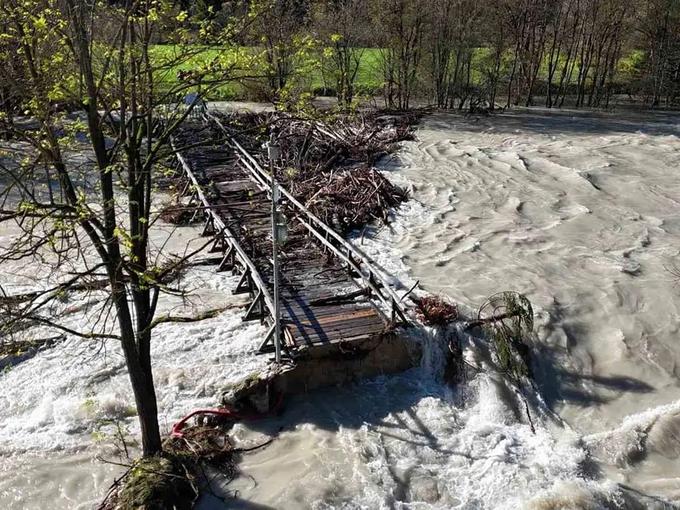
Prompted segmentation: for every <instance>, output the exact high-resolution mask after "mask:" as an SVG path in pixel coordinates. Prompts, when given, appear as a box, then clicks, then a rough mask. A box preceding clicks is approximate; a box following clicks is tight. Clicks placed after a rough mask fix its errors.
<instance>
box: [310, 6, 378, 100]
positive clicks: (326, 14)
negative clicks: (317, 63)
mask: <svg viewBox="0 0 680 510" xmlns="http://www.w3.org/2000/svg"><path fill="white" fill-rule="evenodd" d="M315 17H316V20H315V21H316V26H317V27H318V28H319V31H320V35H321V39H322V44H323V45H324V57H325V58H324V61H325V65H324V66H323V70H324V72H325V73H326V74H330V75H331V76H332V79H333V81H334V84H335V90H336V93H337V97H338V103H339V104H340V106H341V107H343V108H348V107H349V106H350V105H351V104H352V101H353V99H354V95H355V90H356V85H355V84H356V79H357V74H358V72H359V68H360V66H361V59H362V58H363V56H364V51H365V48H364V46H365V44H366V41H367V40H368V36H367V33H368V31H369V27H368V25H367V24H366V22H367V20H368V18H369V9H368V3H367V2H366V1H362V0H339V1H337V2H323V3H322V4H321V5H320V6H319V7H318V9H317V12H316V16H315Z"/></svg>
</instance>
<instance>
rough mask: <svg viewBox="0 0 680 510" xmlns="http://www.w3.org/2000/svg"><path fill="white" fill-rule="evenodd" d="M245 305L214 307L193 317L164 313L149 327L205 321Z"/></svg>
mask: <svg viewBox="0 0 680 510" xmlns="http://www.w3.org/2000/svg"><path fill="white" fill-rule="evenodd" d="M244 306H245V305H244V304H231V305H229V306H223V307H221V308H214V309H212V310H206V311H205V312H202V313H199V314H198V315H194V316H191V317H187V316H182V315H179V316H178V315H164V316H161V317H157V318H156V319H154V321H153V322H152V323H151V326H149V329H153V328H155V327H156V326H159V325H160V324H165V323H168V322H178V323H181V322H199V321H203V320H206V319H213V318H215V317H217V316H218V315H219V314H221V313H222V312H225V311H227V310H232V309H235V308H243V307H244Z"/></svg>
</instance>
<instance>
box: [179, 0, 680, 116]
mask: <svg viewBox="0 0 680 510" xmlns="http://www.w3.org/2000/svg"><path fill="white" fill-rule="evenodd" d="M209 4H210V5H208V6H207V7H206V4H205V3H204V0H201V1H199V2H192V3H190V4H187V8H188V9H190V10H193V11H196V12H197V13H207V14H205V15H206V16H208V17H209V18H211V19H213V20H214V21H215V22H217V23H219V22H220V19H222V18H224V17H227V18H228V17H230V16H233V15H234V13H235V12H238V11H239V10H244V9H246V10H247V9H250V10H256V11H258V12H260V13H261V15H260V16H259V19H258V23H255V24H254V25H253V27H252V30H250V31H249V32H248V33H247V34H245V35H244V38H243V40H242V43H243V44H244V45H249V46H253V47H261V48H263V51H264V58H265V61H266V64H267V66H266V70H264V72H265V74H266V75H267V80H266V81H265V82H264V85H266V86H265V87H263V88H261V89H260V90H259V92H260V94H261V95H262V96H263V97H265V98H271V97H279V96H280V95H281V94H284V95H285V94H286V93H290V91H291V90H294V89H295V87H294V85H293V83H294V82H295V80H294V79H295V77H296V75H305V74H306V73H307V74H308V73H309V72H310V69H311V68H312V67H313V66H314V65H316V66H318V67H319V68H320V69H321V72H322V75H323V76H324V81H326V82H327V83H328V84H329V85H330V86H329V87H328V88H327V90H326V91H328V89H330V91H331V92H333V93H334V94H335V95H337V97H338V100H339V103H340V104H341V105H345V106H347V105H349V104H351V102H352V100H353V99H354V98H355V97H356V95H357V92H364V93H370V94H379V95H382V96H383V99H384V102H385V105H386V106H388V107H390V108H400V109H405V108H408V107H409V106H411V105H412V104H413V102H414V101H416V100H417V101H418V102H419V103H423V102H425V103H428V104H433V105H436V106H437V107H442V108H463V107H469V106H474V105H477V104H480V103H481V104H485V105H487V106H488V107H490V108H494V107H495V106H511V105H526V106H531V105H545V106H547V107H560V106H565V105H569V106H576V107H581V106H587V107H606V106H608V105H609V104H610V102H611V100H612V98H613V97H615V96H616V95H625V96H628V97H630V98H631V99H635V100H637V101H639V102H643V103H645V104H647V105H650V106H655V107H656V106H674V105H676V103H677V102H678V93H679V90H680V1H679V0H644V1H640V2H630V1H628V0H494V1H485V0H481V1H480V0H427V1H420V0H326V1H315V0H265V1H259V2H258V1H250V2H245V3H242V2H222V3H220V2H218V1H213V0H210V2H209ZM370 50H373V52H377V58H376V59H374V60H375V61H372V62H371V63H370V64H366V63H364V64H363V65H364V66H366V65H370V66H372V67H373V69H372V71H373V72H374V73H376V74H377V76H378V78H379V79H378V81H379V82H380V83H381V86H380V87H379V88H377V89H374V90H368V91H366V90H364V91H361V90H357V89H358V87H357V76H358V73H359V70H360V67H361V66H362V60H366V57H367V51H370ZM310 62H311V63H310ZM260 85H262V83H260ZM298 92H299V91H298Z"/></svg>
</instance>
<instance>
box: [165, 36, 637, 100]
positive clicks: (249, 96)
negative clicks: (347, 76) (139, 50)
mask: <svg viewBox="0 0 680 510" xmlns="http://www.w3.org/2000/svg"><path fill="white" fill-rule="evenodd" d="M181 51H182V50H180V49H179V48H178V47H176V46H173V45H156V46H154V47H153V48H152V58H153V59H154V60H155V61H156V62H157V63H158V64H161V63H165V64H167V65H168V68H167V69H166V70H163V71H159V72H158V74H157V79H158V80H159V82H160V83H161V84H162V85H161V87H162V88H163V84H165V85H166V86H167V88H170V87H172V86H173V85H175V84H176V83H177V81H178V73H179V72H180V71H185V72H187V71H191V70H192V69H196V68H205V67H206V66H208V65H209V63H210V62H211V61H213V60H214V59H218V60H219V61H220V62H221V63H226V64H230V63H231V64H235V65H237V67H241V68H243V66H238V64H239V63H247V67H248V68H249V69H251V70H252V69H255V72H256V73H257V72H258V69H259V72H260V74H262V73H263V69H264V59H263V58H262V55H261V54H260V50H258V49H257V48H253V47H239V48H234V47H228V48H227V47H225V48H216V47H205V48H201V47H196V48H192V49H190V51H191V55H190V56H187V55H184V58H183V59H182V61H181V62H179V63H178V62H174V61H175V60H177V58H178V57H179V56H180V55H181ZM184 51H186V50H184ZM380 51H381V50H380V49H377V48H366V49H364V50H362V53H361V61H360V65H359V70H358V72H357V78H356V91H357V93H358V94H362V95H373V94H379V93H380V90H381V88H382V84H383V80H382V75H381V70H380ZM492 58H493V56H492V54H491V52H490V50H489V49H488V48H477V49H476V50H475V52H474V54H473V57H472V74H471V78H472V83H473V84H479V83H481V82H482V81H483V80H484V72H483V69H484V68H485V67H490V66H491V65H492V62H491V60H492ZM643 59H644V53H643V52H642V51H639V50H635V51H632V52H630V53H629V54H627V55H626V56H624V57H623V58H622V59H621V60H620V61H619V63H618V67H617V69H618V73H617V74H618V75H617V77H616V80H617V81H619V82H623V83H626V82H630V81H631V80H633V79H634V76H635V71H636V69H638V68H639V66H640V63H641V62H642V60H643ZM511 61H512V56H511V55H510V54H507V55H505V56H504V57H503V65H504V66H510V65H511ZM171 62H172V64H170V63H171ZM547 67H548V64H547V61H546V62H544V63H543V65H542V66H541V70H540V72H539V79H544V78H545V77H546V76H547V72H548V70H547ZM559 72H560V71H559V70H558V75H559ZM576 76H578V67H577V66H576V67H575V69H574V72H573V77H572V79H573V80H575V77H576ZM292 80H293V83H294V84H295V86H296V88H298V89H299V90H302V91H306V92H312V93H315V94H320V93H322V92H324V91H325V92H326V93H329V94H331V95H332V94H333V93H334V88H335V83H333V79H332V76H330V73H329V72H328V71H326V72H324V70H323V66H322V65H321V64H320V63H319V64H316V65H314V64H311V65H310V64H305V65H302V66H300V70H298V72H296V73H294V76H293V77H292ZM247 83H250V85H246V86H244V85H243V84H242V83H240V80H239V79H235V80H234V81H233V82H231V83H227V84H223V85H220V86H219V87H216V88H214V89H212V90H210V91H209V92H204V95H205V97H206V99H209V100H225V101H228V100H258V99H261V87H260V91H259V92H258V86H257V80H250V81H247Z"/></svg>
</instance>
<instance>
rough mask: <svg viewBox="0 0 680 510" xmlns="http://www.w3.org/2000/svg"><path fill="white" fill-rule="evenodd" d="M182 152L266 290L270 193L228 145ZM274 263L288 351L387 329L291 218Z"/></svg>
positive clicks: (342, 269)
mask: <svg viewBox="0 0 680 510" xmlns="http://www.w3.org/2000/svg"><path fill="white" fill-rule="evenodd" d="M194 136H195V134H194ZM183 154H184V158H185V160H187V161H188V163H189V165H190V166H191V170H192V173H193V175H194V177H195V179H196V181H197V182H198V184H199V185H200V186H201V188H202V191H203V193H204V195H205V198H206V200H207V202H208V203H209V205H210V208H211V209H212V210H213V211H214V212H215V213H216V214H217V215H218V216H219V217H220V218H221V219H222V220H223V222H224V223H225V224H226V226H227V227H228V228H229V229H230V230H231V232H232V233H233V235H234V237H236V239H235V241H236V242H237V243H238V244H239V245H240V246H241V247H242V248H243V249H244V250H245V252H246V253H247V254H248V256H249V257H250V259H251V260H252V262H253V263H254V265H255V266H256V268H257V271H258V273H259V276H260V278H261V280H262V281H263V282H264V284H265V285H266V286H267V287H268V288H269V289H270V291H271V289H272V287H273V281H272V273H273V271H272V262H271V259H270V256H271V235H270V233H271V219H270V208H271V201H270V199H269V197H268V195H267V192H266V191H265V190H263V189H261V185H259V184H258V183H256V181H255V180H254V179H253V178H251V177H250V174H249V173H248V172H247V171H246V170H245V169H244V168H243V166H242V165H241V164H240V163H239V160H238V156H237V154H236V153H235V152H234V150H233V149H231V148H230V147H228V146H227V145H223V144H220V145H216V146H212V147H200V148H197V149H190V150H187V151H185V152H184V153H183ZM279 260H280V267H281V271H280V288H281V294H280V296H281V315H282V324H283V326H284V345H285V346H286V347H287V348H288V349H293V350H300V349H305V348H309V347H314V346H321V345H331V344H338V343H344V342H351V343H354V342H359V343H360V342H362V341H363V340H368V339H370V338H372V337H374V336H375V335H377V334H380V333H381V332H383V331H384V330H385V328H386V326H387V325H388V322H389V321H388V320H387V318H386V317H385V315H384V314H383V313H382V311H380V310H379V309H378V308H377V307H376V306H375V305H374V304H373V302H372V301H371V300H370V299H367V295H368V291H366V292H365V295H363V296H362V295H359V296H356V294H358V292H357V291H360V289H361V288H360V286H359V285H358V283H357V282H356V280H355V279H354V278H352V274H351V273H350V270H349V269H348V267H347V266H345V265H344V264H343V263H342V262H341V261H339V260H338V259H337V258H335V257H332V256H331V254H330V253H329V252H328V251H327V250H325V249H323V248H322V247H321V245H320V243H318V242H316V241H315V240H313V239H312V237H311V236H310V235H309V233H308V232H307V231H306V229H305V228H304V227H303V226H302V225H301V224H299V223H296V221H295V220H294V219H291V220H290V221H289V239H288V242H287V243H286V244H285V246H284V247H283V248H282V249H281V251H280V254H279ZM246 287H247V285H246ZM239 290H245V291H249V292H251V294H252V295H253V297H255V294H256V292H257V290H256V289H254V288H252V285H251V286H250V288H246V289H237V291H239ZM360 292H363V290H361V291H360ZM360 292H359V294H360ZM348 294H355V296H354V299H351V300H350V299H344V302H343V296H347V295H348ZM264 315H265V314H264V313H262V314H261V315H259V316H258V315H257V314H255V316H254V317H252V318H263V317H264Z"/></svg>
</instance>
